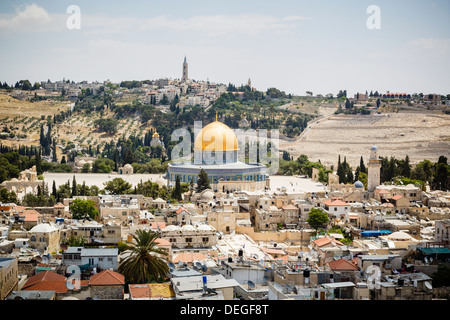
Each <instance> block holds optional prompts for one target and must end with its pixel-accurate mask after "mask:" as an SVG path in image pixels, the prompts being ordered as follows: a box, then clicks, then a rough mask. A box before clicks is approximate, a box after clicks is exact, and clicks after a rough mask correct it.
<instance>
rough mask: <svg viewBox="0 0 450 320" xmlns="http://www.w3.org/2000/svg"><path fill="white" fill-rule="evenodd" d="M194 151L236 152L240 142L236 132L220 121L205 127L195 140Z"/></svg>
mask: <svg viewBox="0 0 450 320" xmlns="http://www.w3.org/2000/svg"><path fill="white" fill-rule="evenodd" d="M194 150H200V151H235V150H238V140H237V137H236V134H235V133H234V131H233V130H232V129H231V128H230V127H228V126H227V125H225V124H223V123H222V122H219V121H214V122H211V123H210V124H208V125H207V126H205V127H204V128H203V129H202V131H200V133H199V134H198V135H197V137H196V138H195V143H194Z"/></svg>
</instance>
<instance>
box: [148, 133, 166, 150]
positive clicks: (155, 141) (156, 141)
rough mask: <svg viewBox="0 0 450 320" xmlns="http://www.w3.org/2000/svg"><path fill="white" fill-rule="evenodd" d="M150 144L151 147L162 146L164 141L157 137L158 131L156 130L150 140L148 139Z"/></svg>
mask: <svg viewBox="0 0 450 320" xmlns="http://www.w3.org/2000/svg"><path fill="white" fill-rule="evenodd" d="M150 146H152V147H157V146H161V147H163V148H164V143H163V142H162V140H161V138H160V137H159V133H158V132H156V131H155V132H154V133H153V135H152V140H151V141H150Z"/></svg>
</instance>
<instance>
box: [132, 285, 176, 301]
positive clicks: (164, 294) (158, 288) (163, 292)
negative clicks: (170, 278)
mask: <svg viewBox="0 0 450 320" xmlns="http://www.w3.org/2000/svg"><path fill="white" fill-rule="evenodd" d="M129 289H130V295H131V297H132V299H157V298H165V299H173V298H175V296H176V295H175V292H174V291H173V288H172V286H171V284H170V283H168V282H167V283H146V284H130V285H129Z"/></svg>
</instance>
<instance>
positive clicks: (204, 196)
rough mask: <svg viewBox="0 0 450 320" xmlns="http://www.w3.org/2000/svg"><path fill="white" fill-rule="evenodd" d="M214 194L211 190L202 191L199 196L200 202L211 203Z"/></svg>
mask: <svg viewBox="0 0 450 320" xmlns="http://www.w3.org/2000/svg"><path fill="white" fill-rule="evenodd" d="M214 196H215V194H214V192H213V191H212V190H211V189H206V190H204V191H202V193H201V194H200V200H202V201H211V200H213V199H214Z"/></svg>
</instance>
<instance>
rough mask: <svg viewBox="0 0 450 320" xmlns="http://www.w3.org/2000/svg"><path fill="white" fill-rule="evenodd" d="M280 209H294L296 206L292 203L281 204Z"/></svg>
mask: <svg viewBox="0 0 450 320" xmlns="http://www.w3.org/2000/svg"><path fill="white" fill-rule="evenodd" d="M281 209H283V210H296V209H298V208H297V207H296V206H294V205H292V204H288V205H285V206H282V207H281Z"/></svg>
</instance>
